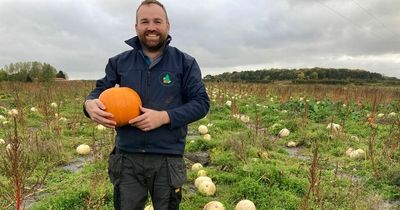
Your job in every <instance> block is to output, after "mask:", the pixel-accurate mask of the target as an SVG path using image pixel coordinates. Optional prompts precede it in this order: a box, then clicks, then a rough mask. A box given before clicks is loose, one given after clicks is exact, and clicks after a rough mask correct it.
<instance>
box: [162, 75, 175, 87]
mask: <svg viewBox="0 0 400 210" xmlns="http://www.w3.org/2000/svg"><path fill="white" fill-rule="evenodd" d="M160 79H161V83H162V84H163V85H164V86H171V85H172V84H173V75H172V74H171V73H169V72H164V73H161V75H160Z"/></svg>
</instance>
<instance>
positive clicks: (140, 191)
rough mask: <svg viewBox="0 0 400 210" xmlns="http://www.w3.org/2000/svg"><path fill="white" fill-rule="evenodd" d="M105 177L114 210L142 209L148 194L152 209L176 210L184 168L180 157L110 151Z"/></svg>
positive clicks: (180, 195)
mask: <svg viewBox="0 0 400 210" xmlns="http://www.w3.org/2000/svg"><path fill="white" fill-rule="evenodd" d="M108 164H109V165H108V174H109V177H110V180H111V182H112V184H113V185H114V207H115V209H116V210H143V209H144V207H145V204H146V201H147V196H148V193H150V195H151V200H152V203H153V207H154V209H155V210H178V209H179V203H180V202H181V199H182V192H181V191H182V185H183V183H184V182H185V181H186V179H187V177H186V168H185V163H184V160H183V158H182V157H181V156H175V155H162V154H136V153H126V152H123V151H120V150H118V149H115V148H114V150H113V152H112V153H111V154H110V157H109V160H108Z"/></svg>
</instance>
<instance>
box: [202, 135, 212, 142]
mask: <svg viewBox="0 0 400 210" xmlns="http://www.w3.org/2000/svg"><path fill="white" fill-rule="evenodd" d="M203 139H204V140H206V141H211V135H210V134H208V133H207V134H205V135H204V136H203Z"/></svg>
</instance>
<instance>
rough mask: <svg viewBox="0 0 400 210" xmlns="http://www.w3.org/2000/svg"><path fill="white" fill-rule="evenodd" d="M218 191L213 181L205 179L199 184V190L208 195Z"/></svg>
mask: <svg viewBox="0 0 400 210" xmlns="http://www.w3.org/2000/svg"><path fill="white" fill-rule="evenodd" d="M215 191H217V187H216V186H215V184H214V182H212V181H207V180H206V181H203V182H201V183H200V185H199V192H200V193H202V194H205V195H207V196H212V195H214V194H215Z"/></svg>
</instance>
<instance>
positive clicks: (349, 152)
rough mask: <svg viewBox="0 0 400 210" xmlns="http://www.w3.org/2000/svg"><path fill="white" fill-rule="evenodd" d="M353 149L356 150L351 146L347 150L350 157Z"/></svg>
mask: <svg viewBox="0 0 400 210" xmlns="http://www.w3.org/2000/svg"><path fill="white" fill-rule="evenodd" d="M353 151H354V149H353V148H351V147H349V148H348V149H347V150H346V155H347V156H349V157H350V154H351V153H352V152H353Z"/></svg>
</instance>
